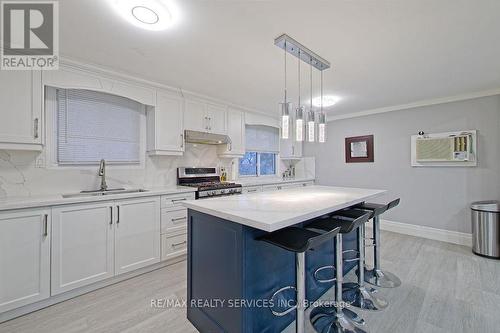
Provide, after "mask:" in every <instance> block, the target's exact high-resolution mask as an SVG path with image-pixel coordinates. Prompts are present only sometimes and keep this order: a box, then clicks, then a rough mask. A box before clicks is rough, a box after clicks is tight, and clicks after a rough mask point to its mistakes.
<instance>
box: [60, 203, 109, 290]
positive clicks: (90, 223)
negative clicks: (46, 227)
mask: <svg viewBox="0 0 500 333" xmlns="http://www.w3.org/2000/svg"><path fill="white" fill-rule="evenodd" d="M113 213H114V203H113V202H104V203H91V204H83V205H68V206H62V207H57V208H53V210H52V269H51V271H52V278H51V280H52V281H51V285H52V292H51V293H52V295H57V294H60V293H63V292H65V291H69V290H72V289H75V288H78V287H82V286H86V285H88V284H91V283H94V282H97V281H101V280H104V279H107V278H110V277H112V276H113V275H114V221H113V220H114V216H113Z"/></svg>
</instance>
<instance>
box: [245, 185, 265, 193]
mask: <svg viewBox="0 0 500 333" xmlns="http://www.w3.org/2000/svg"><path fill="white" fill-rule="evenodd" d="M256 192H262V186H246V187H243V189H242V193H256Z"/></svg>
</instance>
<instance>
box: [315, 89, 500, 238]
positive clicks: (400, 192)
mask: <svg viewBox="0 0 500 333" xmlns="http://www.w3.org/2000/svg"><path fill="white" fill-rule="evenodd" d="M473 129H477V130H478V131H479V133H478V135H479V138H478V144H479V148H478V161H479V163H478V166H477V167H419V168H415V167H411V165H410V164H411V161H410V136H411V135H413V134H417V133H418V131H420V130H423V131H425V132H426V133H433V132H450V131H456V130H458V131H459V130H473ZM368 134H373V135H374V141H375V143H374V146H375V147H374V150H375V152H374V154H375V162H374V163H350V164H346V163H345V156H344V155H345V154H344V138H346V137H350V136H359V135H368ZM305 155H306V156H315V157H316V177H317V179H318V183H319V184H322V185H338V186H352V187H367V188H380V189H387V190H389V194H388V195H387V196H386V197H384V198H381V199H380V200H382V201H383V200H388V199H390V198H393V197H401V205H400V206H399V207H398V208H396V209H394V210H393V211H390V212H388V213H386V214H385V215H384V219H387V220H391V221H396V222H403V223H409V224H416V225H422V226H429V227H433V228H438V229H445V230H452V231H460V232H467V233H470V230H471V228H470V218H469V216H470V215H469V210H468V205H469V204H470V203H471V202H472V201H476V200H485V199H500V96H498V95H497V96H492V97H484V98H478V99H472V100H467V101H461V102H453V103H446V104H439V105H434V106H427V107H420V108H414V109H408V110H401V111H395V112H388V113H382V114H376V115H371V116H364V117H358V118H351V119H344V120H338V121H333V122H330V123H329V124H328V142H327V143H326V144H324V145H320V144H306V145H305Z"/></svg>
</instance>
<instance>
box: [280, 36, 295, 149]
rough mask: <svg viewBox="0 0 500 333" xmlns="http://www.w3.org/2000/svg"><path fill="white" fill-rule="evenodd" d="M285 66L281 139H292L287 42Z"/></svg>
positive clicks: (281, 106) (281, 105)
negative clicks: (287, 78)
mask: <svg viewBox="0 0 500 333" xmlns="http://www.w3.org/2000/svg"><path fill="white" fill-rule="evenodd" d="M283 50H284V64H285V73H284V74H285V75H284V77H285V85H284V86H285V98H284V100H283V103H280V111H281V138H282V139H285V140H286V139H289V138H290V110H291V109H292V103H290V102H288V101H287V89H286V52H287V50H286V41H285V47H284V49H283Z"/></svg>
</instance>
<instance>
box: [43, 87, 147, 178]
mask: <svg viewBox="0 0 500 333" xmlns="http://www.w3.org/2000/svg"><path fill="white" fill-rule="evenodd" d="M55 92H56V90H55V89H45V91H44V97H43V98H44V101H43V107H44V112H45V138H46V146H45V161H46V163H45V168H46V169H58V170H93V171H94V170H95V168H96V166H98V165H99V162H96V163H89V164H87V163H86V164H74V165H67V164H59V163H58V161H57V101H56V96H55ZM146 112H147V110H146V107H144V114H143V115H141V118H140V119H141V122H140V134H139V135H140V141H139V149H140V152H139V159H140V160H139V163H117V162H109V163H107V164H106V168H108V169H115V170H142V169H145V168H146Z"/></svg>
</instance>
